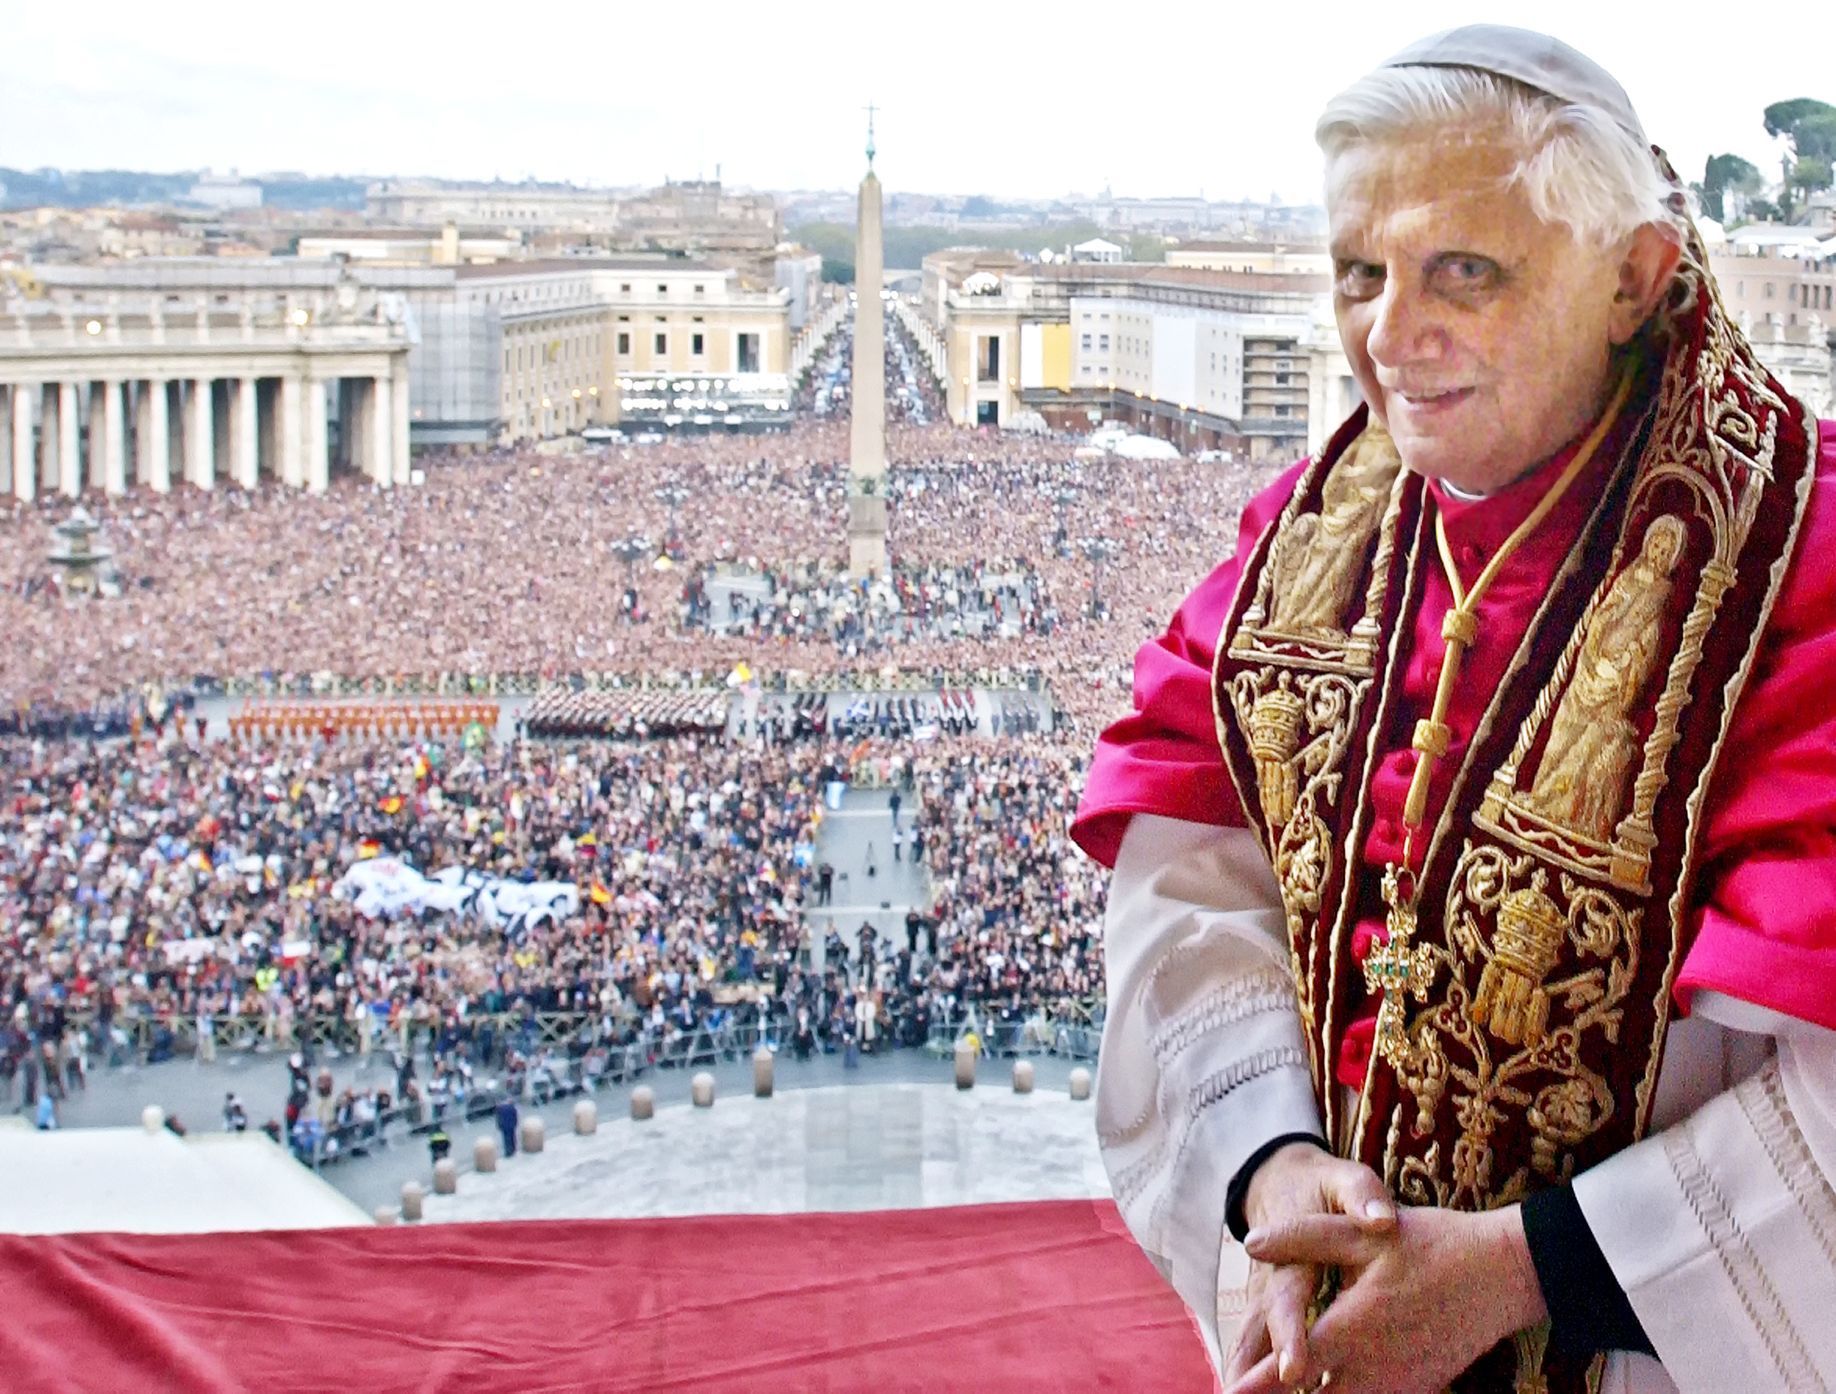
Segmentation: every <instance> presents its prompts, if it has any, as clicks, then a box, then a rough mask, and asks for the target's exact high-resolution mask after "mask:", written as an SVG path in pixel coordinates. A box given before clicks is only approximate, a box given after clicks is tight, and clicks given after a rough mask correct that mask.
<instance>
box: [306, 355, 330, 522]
mask: <svg viewBox="0 0 1836 1394" xmlns="http://www.w3.org/2000/svg"><path fill="white" fill-rule="evenodd" d="M302 385H303V387H304V390H305V393H306V401H305V404H304V405H305V409H306V419H305V431H304V435H303V437H302V441H301V448H302V449H303V450H304V452H305V457H306V458H305V466H306V479H305V484H306V487H307V488H308V489H310V490H312V491H313V493H315V494H322V493H324V492H325V491H326V490H327V489H328V488H330V487H331V429H330V426H329V425H328V423H327V421H326V414H325V384H324V382H323V381H321V380H320V379H318V378H314V377H308V378H307V379H306V381H305V382H304V384H302Z"/></svg>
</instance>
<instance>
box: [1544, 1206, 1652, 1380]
mask: <svg viewBox="0 0 1836 1394" xmlns="http://www.w3.org/2000/svg"><path fill="white" fill-rule="evenodd" d="M1523 1216H1524V1239H1525V1240H1526V1241H1527V1242H1528V1243H1529V1245H1530V1261H1531V1262H1532V1263H1534V1264H1535V1265H1536V1281H1537V1284H1538V1286H1540V1287H1541V1288H1542V1289H1543V1305H1544V1306H1546V1307H1548V1308H1549V1344H1550V1346H1551V1348H1552V1349H1554V1350H1555V1351H1556V1353H1557V1354H1559V1355H1566V1356H1569V1357H1572V1358H1573V1359H1576V1360H1586V1359H1588V1358H1590V1357H1591V1356H1593V1355H1596V1354H1598V1353H1599V1352H1600V1351H1603V1350H1636V1351H1642V1352H1644V1353H1645V1354H1646V1355H1656V1354H1657V1352H1656V1351H1654V1350H1653V1349H1652V1348H1651V1338H1650V1337H1649V1336H1647V1335H1646V1334H1645V1328H1644V1326H1643V1325H1642V1324H1641V1323H1640V1322H1639V1319H1638V1313H1636V1312H1634V1311H1633V1310H1632V1303H1631V1301H1630V1300H1629V1299H1628V1298H1627V1297H1626V1294H1625V1289H1623V1288H1622V1287H1620V1285H1619V1279H1618V1278H1616V1277H1614V1276H1613V1269H1612V1265H1610V1264H1609V1263H1608V1262H1607V1260H1606V1255H1605V1254H1604V1253H1602V1252H1601V1250H1600V1243H1599V1241H1598V1240H1596V1239H1595V1238H1594V1231H1593V1230H1592V1229H1591V1228H1590V1227H1589V1226H1588V1223H1587V1216H1586V1215H1584V1214H1582V1213H1581V1202H1580V1201H1578V1200H1576V1199H1575V1190H1574V1187H1572V1186H1556V1187H1552V1188H1551V1189H1549V1190H1546V1191H1538V1192H1537V1193H1536V1194H1535V1195H1533V1196H1531V1197H1529V1198H1528V1199H1527V1200H1525V1201H1524V1203H1523Z"/></svg>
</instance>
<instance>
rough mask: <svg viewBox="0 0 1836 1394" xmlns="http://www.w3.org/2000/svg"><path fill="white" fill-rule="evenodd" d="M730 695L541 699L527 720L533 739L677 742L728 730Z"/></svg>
mask: <svg viewBox="0 0 1836 1394" xmlns="http://www.w3.org/2000/svg"><path fill="white" fill-rule="evenodd" d="M730 700H731V699H730V698H729V695H728V694H727V692H726V691H725V690H724V689H706V688H704V689H701V690H699V691H697V690H688V691H682V692H661V691H659V692H642V691H639V692H631V691H625V692H574V691H570V690H569V689H567V688H554V689H550V690H549V691H547V692H544V693H542V694H541V695H540V696H539V697H537V698H536V700H535V701H534V702H532V703H530V705H529V709H528V711H526V712H525V713H524V714H523V717H522V726H523V729H524V731H525V732H526V733H527V734H529V735H531V736H576V737H578V736H586V737H592V736H640V737H644V736H674V735H682V734H686V733H691V732H710V731H720V730H723V729H725V727H726V724H727V708H728V705H729V702H730Z"/></svg>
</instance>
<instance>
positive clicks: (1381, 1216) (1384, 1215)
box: [1364, 1200, 1396, 1220]
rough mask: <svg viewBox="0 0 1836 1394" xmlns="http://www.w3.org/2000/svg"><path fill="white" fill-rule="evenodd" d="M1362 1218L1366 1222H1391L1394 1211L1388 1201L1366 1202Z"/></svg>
mask: <svg viewBox="0 0 1836 1394" xmlns="http://www.w3.org/2000/svg"><path fill="white" fill-rule="evenodd" d="M1364 1218H1365V1219H1367V1220H1393V1219H1395V1218H1396V1211H1395V1210H1394V1209H1393V1208H1392V1207H1391V1205H1390V1203H1389V1202H1388V1201H1383V1200H1367V1201H1366V1202H1365V1203H1364Z"/></svg>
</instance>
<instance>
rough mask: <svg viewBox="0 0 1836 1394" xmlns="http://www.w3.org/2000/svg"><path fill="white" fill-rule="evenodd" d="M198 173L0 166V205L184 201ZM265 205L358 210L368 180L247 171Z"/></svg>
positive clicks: (80, 205) (82, 205) (123, 204)
mask: <svg viewBox="0 0 1836 1394" xmlns="http://www.w3.org/2000/svg"><path fill="white" fill-rule="evenodd" d="M198 178H199V176H198V174H197V173H195V172H191V173H180V174H148V173H145V172H144V171H141V170H128V169H85V170H57V169H33V170H25V169H7V168H5V167H3V166H0V208H44V207H51V208H94V207H98V206H105V205H116V206H120V207H130V208H131V207H135V206H140V205H147V204H160V205H166V204H178V203H184V202H187V201H188V199H189V196H190V194H191V189H192V186H193V185H195V184H196V183H197V182H198ZM246 182H248V183H251V184H259V185H261V201H262V203H263V204H264V205H266V206H267V207H269V208H292V209H301V210H305V209H313V208H340V209H350V210H353V211H359V212H360V211H362V209H363V197H364V190H365V188H366V187H368V184H369V182H370V181H369V180H367V179H335V178H334V179H308V178H306V177H304V176H301V177H298V178H290V177H288V176H285V175H275V176H250V177H249V178H248V180H247V181H246Z"/></svg>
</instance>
